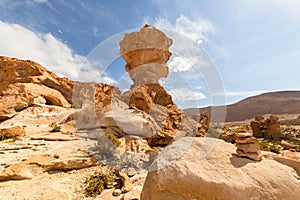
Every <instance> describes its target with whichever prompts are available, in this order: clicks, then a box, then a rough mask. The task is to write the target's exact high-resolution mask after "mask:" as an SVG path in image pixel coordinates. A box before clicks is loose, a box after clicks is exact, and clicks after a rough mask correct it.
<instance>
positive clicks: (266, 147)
mask: <svg viewBox="0 0 300 200" xmlns="http://www.w3.org/2000/svg"><path fill="white" fill-rule="evenodd" d="M259 147H260V150H262V151H270V152H273V153H280V151H281V147H280V141H277V140H270V141H259Z"/></svg>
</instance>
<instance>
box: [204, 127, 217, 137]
mask: <svg viewBox="0 0 300 200" xmlns="http://www.w3.org/2000/svg"><path fill="white" fill-rule="evenodd" d="M206 136H207V137H212V138H219V137H220V133H219V131H218V130H217V129H215V128H212V127H210V128H209V129H208V130H207V134H206Z"/></svg>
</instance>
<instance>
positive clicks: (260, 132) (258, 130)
mask: <svg viewBox="0 0 300 200" xmlns="http://www.w3.org/2000/svg"><path fill="white" fill-rule="evenodd" d="M250 125H251V128H252V131H253V136H254V137H257V138H265V139H274V140H281V139H283V138H284V134H283V132H282V131H281V128H280V122H279V121H278V117H277V116H276V115H270V117H269V119H266V120H265V119H264V117H263V116H259V115H258V116H256V117H255V119H254V120H252V121H251V124H250Z"/></svg>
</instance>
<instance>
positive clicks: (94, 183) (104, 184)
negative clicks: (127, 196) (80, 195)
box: [84, 171, 117, 196]
mask: <svg viewBox="0 0 300 200" xmlns="http://www.w3.org/2000/svg"><path fill="white" fill-rule="evenodd" d="M116 179H117V176H116V174H115V172H114V171H109V172H108V173H99V174H96V175H92V176H90V177H88V178H87V179H86V180H85V181H84V184H85V188H84V189H85V192H86V194H87V195H88V196H96V195H99V194H101V193H102V192H103V190H104V189H108V188H111V187H113V183H114V182H115V181H116Z"/></svg>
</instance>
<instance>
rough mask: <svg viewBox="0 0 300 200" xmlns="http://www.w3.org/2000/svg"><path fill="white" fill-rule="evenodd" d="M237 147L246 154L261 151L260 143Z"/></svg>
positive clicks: (238, 145) (237, 145)
mask: <svg viewBox="0 0 300 200" xmlns="http://www.w3.org/2000/svg"><path fill="white" fill-rule="evenodd" d="M236 147H237V148H238V149H239V150H242V151H243V152H244V153H255V152H258V151H260V148H259V144H258V143H248V144H239V143H237V144H236Z"/></svg>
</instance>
